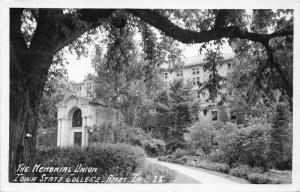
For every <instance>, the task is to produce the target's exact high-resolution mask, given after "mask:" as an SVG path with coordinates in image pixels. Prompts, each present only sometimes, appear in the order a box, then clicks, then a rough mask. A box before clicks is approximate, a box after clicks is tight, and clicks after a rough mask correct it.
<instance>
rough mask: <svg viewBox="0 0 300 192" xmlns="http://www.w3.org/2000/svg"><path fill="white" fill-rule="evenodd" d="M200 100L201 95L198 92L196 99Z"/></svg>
mask: <svg viewBox="0 0 300 192" xmlns="http://www.w3.org/2000/svg"><path fill="white" fill-rule="evenodd" d="M199 98H200V93H199V92H198V91H196V99H199Z"/></svg>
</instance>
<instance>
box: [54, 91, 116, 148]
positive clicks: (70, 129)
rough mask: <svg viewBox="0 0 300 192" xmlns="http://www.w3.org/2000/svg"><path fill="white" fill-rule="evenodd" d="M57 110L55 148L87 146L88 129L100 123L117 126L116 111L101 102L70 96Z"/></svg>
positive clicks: (58, 105)
mask: <svg viewBox="0 0 300 192" xmlns="http://www.w3.org/2000/svg"><path fill="white" fill-rule="evenodd" d="M56 107H57V108H58V114H57V119H58V129H57V146H62V147H65V146H73V145H78V146H86V145H88V139H89V138H88V131H89V130H88V129H87V127H93V126H94V125H101V124H102V123H112V124H114V125H116V124H117V122H118V119H117V117H119V115H118V111H117V110H116V109H110V108H108V107H107V106H106V105H105V104H104V103H103V102H96V101H94V100H93V99H90V98H87V97H82V96H78V95H76V94H71V95H69V96H68V97H66V98H65V99H64V100H63V101H61V102H60V103H58V104H57V105H56Z"/></svg>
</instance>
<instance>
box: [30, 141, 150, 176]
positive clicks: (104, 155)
mask: <svg viewBox="0 0 300 192" xmlns="http://www.w3.org/2000/svg"><path fill="white" fill-rule="evenodd" d="M145 160H146V154H145V152H144V150H143V149H142V148H140V147H136V146H131V145H127V144H94V145H91V146H87V147H83V148H81V147H80V148H79V147H78V148H77V147H67V148H58V147H55V148H49V149H42V150H38V151H37V152H36V156H35V164H41V165H42V166H44V167H71V168H72V170H74V169H75V167H76V166H77V165H79V164H82V166H83V167H96V168H97V172H96V173H92V176H97V177H101V178H102V180H104V179H106V178H108V177H109V176H110V175H114V176H115V177H128V178H130V177H132V174H133V173H136V172H137V171H139V170H141V169H142V168H143V167H144V163H145ZM67 174H68V173H62V172H55V173H49V174H48V175H49V176H57V177H59V176H66V175H67ZM35 176H41V173H35ZM76 176H81V177H85V176H91V174H90V173H78V174H76Z"/></svg>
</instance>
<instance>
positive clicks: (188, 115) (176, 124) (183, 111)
mask: <svg viewBox="0 0 300 192" xmlns="http://www.w3.org/2000/svg"><path fill="white" fill-rule="evenodd" d="M193 105H196V103H195V102H194V101H193V98H192V94H191V86H190V85H189V84H185V83H184V82H183V80H175V81H174V82H173V83H171V84H170V90H169V91H166V90H165V91H163V92H162V93H161V94H160V95H159V97H158V100H157V102H156V111H157V114H156V115H157V124H156V126H157V128H158V129H159V130H160V132H161V133H162V136H163V138H164V139H165V140H166V142H167V149H169V150H170V151H175V149H176V148H180V147H183V146H184V138H183V135H184V133H185V132H186V131H187V127H188V126H189V125H191V123H192V122H193V121H194V117H195V112H193V110H192V106H193Z"/></svg>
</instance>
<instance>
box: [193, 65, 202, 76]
mask: <svg viewBox="0 0 300 192" xmlns="http://www.w3.org/2000/svg"><path fill="white" fill-rule="evenodd" d="M192 73H193V75H199V74H200V68H199V67H196V68H193V69H192Z"/></svg>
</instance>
